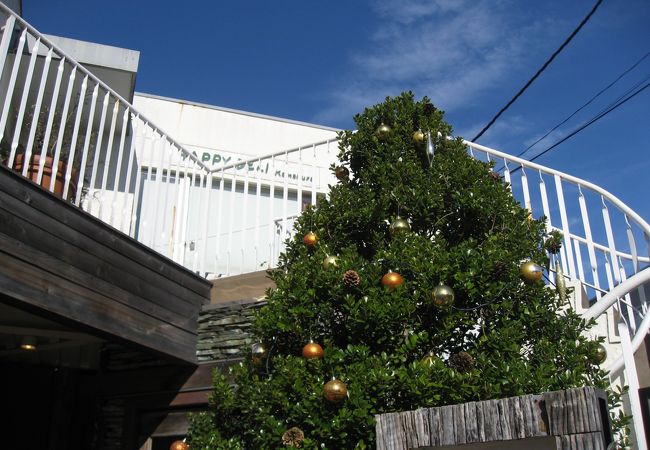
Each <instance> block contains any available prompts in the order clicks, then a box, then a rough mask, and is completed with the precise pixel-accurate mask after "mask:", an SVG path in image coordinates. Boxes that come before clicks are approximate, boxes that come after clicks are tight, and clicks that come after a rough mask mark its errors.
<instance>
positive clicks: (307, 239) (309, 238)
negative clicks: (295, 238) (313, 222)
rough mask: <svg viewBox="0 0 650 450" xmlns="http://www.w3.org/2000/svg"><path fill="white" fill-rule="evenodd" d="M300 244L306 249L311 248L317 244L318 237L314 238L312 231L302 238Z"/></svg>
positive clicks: (314, 234)
mask: <svg viewBox="0 0 650 450" xmlns="http://www.w3.org/2000/svg"><path fill="white" fill-rule="evenodd" d="M302 242H303V243H304V244H305V245H306V246H307V247H313V246H315V245H316V243H317V242H318V236H316V233H314V232H313V231H310V232H309V233H307V234H306V235H305V236H304V237H303V238H302Z"/></svg>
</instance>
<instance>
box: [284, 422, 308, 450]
mask: <svg viewBox="0 0 650 450" xmlns="http://www.w3.org/2000/svg"><path fill="white" fill-rule="evenodd" d="M304 439H305V433H303V432H302V430H301V429H300V428H298V427H291V428H289V429H288V430H287V431H285V432H284V434H283V435H282V443H283V444H284V445H293V446H294V447H300V445H301V444H302V441H303V440H304Z"/></svg>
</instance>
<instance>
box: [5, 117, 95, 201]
mask: <svg viewBox="0 0 650 450" xmlns="http://www.w3.org/2000/svg"><path fill="white" fill-rule="evenodd" d="M75 111H76V110H75V109H73V110H72V111H71V112H70V113H69V114H68V116H67V118H66V120H65V122H64V123H63V121H62V120H61V119H62V117H61V113H59V112H55V113H54V115H53V117H52V124H51V126H50V133H49V135H47V122H48V119H49V116H50V109H49V108H48V107H43V108H42V109H41V111H40V114H38V116H37V117H35V108H34V107H33V106H32V107H31V108H30V109H29V110H28V112H27V114H26V115H25V117H24V119H23V126H22V128H21V133H20V138H19V141H18V146H17V148H16V153H15V156H14V160H13V164H12V169H14V170H15V171H16V172H20V173H22V172H23V170H25V169H24V167H25V165H27V169H26V176H27V178H29V179H30V180H32V181H34V182H37V183H38V182H39V179H38V177H39V171H40V170H41V165H42V166H43V168H42V175H41V179H40V185H41V186H43V187H44V188H45V189H48V190H49V189H50V186H51V184H52V178H53V176H55V174H56V178H55V180H54V189H53V190H52V192H53V193H54V195H56V196H58V197H63V190H64V185H65V176H66V173H67V171H68V164H72V169H71V177H70V184H69V187H68V193H67V199H73V198H74V197H75V195H76V191H77V185H78V181H79V170H78V169H79V164H80V161H81V152H82V151H83V147H84V143H85V140H86V135H87V130H86V129H85V128H84V127H83V126H81V127H80V129H79V131H78V133H77V140H76V143H75V145H74V150H75V151H74V158H73V159H72V160H70V152H71V149H72V148H73V146H72V137H73V134H74V122H75ZM32 124H35V126H36V130H35V133H34V138H33V144H32V148H31V151H30V152H27V151H26V149H27V144H28V140H29V133H30V130H31V129H32ZM62 127H63V128H62ZM61 131H62V132H63V134H62V137H61V145H60V150H59V153H58V162H56V170H55V159H56V149H57V145H58V141H59V134H60V133H61ZM46 135H47V136H46ZM46 140H47V142H46ZM95 141H96V133H95V132H94V131H91V145H89V150H88V151H89V156H88V160H92V153H93V151H94V144H95ZM43 150H44V151H45V152H44V153H43ZM9 153H10V146H9V145H8V144H7V142H6V141H5V140H4V139H3V143H0V156H1V157H2V161H3V164H5V165H6V164H7V162H8V157H9ZM27 153H29V154H30V157H29V161H28V162H26V161H25V158H26V155H27ZM42 157H44V161H41V158H42Z"/></svg>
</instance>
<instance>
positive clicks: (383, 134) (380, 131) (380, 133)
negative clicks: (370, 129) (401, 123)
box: [375, 123, 391, 141]
mask: <svg viewBox="0 0 650 450" xmlns="http://www.w3.org/2000/svg"><path fill="white" fill-rule="evenodd" d="M390 132H391V129H390V127H389V126H388V125H386V124H385V123H382V124H381V125H379V128H377V131H376V132H375V134H376V135H377V139H379V140H380V141H385V140H386V139H387V138H388V136H389V135H390Z"/></svg>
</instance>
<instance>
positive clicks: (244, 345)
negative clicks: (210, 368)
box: [196, 299, 266, 363]
mask: <svg viewBox="0 0 650 450" xmlns="http://www.w3.org/2000/svg"><path fill="white" fill-rule="evenodd" d="M265 304H266V302H265V301H260V300H256V299H247V300H237V301H234V302H228V303H223V304H211V305H207V306H205V307H204V309H203V311H202V312H201V314H200V315H199V326H198V334H199V339H198V345H197V348H196V356H197V360H198V362H199V363H205V362H212V361H223V360H233V359H235V360H239V359H242V358H244V356H245V355H246V352H247V351H248V348H249V347H250V345H251V344H252V343H253V340H254V339H253V336H252V335H251V333H250V329H251V327H252V323H253V320H254V315H255V312H256V311H257V310H258V309H259V308H261V307H262V306H264V305H265Z"/></svg>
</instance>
